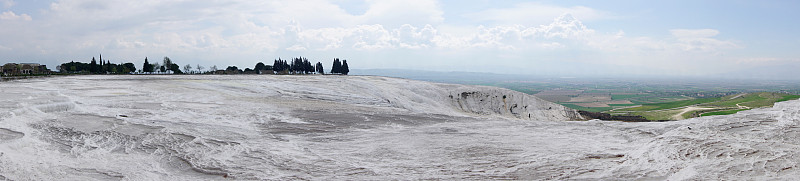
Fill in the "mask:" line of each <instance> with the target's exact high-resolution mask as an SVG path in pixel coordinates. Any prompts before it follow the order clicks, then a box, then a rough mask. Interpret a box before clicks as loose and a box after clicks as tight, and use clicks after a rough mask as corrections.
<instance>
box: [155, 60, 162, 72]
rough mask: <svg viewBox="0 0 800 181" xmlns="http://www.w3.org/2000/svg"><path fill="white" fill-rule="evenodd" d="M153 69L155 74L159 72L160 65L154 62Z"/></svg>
mask: <svg viewBox="0 0 800 181" xmlns="http://www.w3.org/2000/svg"><path fill="white" fill-rule="evenodd" d="M153 69H155V70H154V71H155V72H161V65H159V64H158V62H155V63H153Z"/></svg>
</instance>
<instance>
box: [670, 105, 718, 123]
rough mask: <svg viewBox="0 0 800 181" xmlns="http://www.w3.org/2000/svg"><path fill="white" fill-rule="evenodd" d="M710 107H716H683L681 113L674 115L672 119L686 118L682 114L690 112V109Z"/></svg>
mask: <svg viewBox="0 0 800 181" xmlns="http://www.w3.org/2000/svg"><path fill="white" fill-rule="evenodd" d="M708 109H714V108H707V107H686V108H683V109H682V110H681V112H680V113H678V114H675V115H673V116H672V119H675V120H681V119H684V117H683V116H682V115H683V114H686V113H687V112H690V111H696V110H708Z"/></svg>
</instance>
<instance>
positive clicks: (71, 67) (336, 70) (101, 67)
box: [60, 55, 350, 75]
mask: <svg viewBox="0 0 800 181" xmlns="http://www.w3.org/2000/svg"><path fill="white" fill-rule="evenodd" d="M100 59H101V60H100V64H97V61H96V60H95V58H94V57H92V61H91V62H90V63H88V64H87V63H81V62H74V61H72V62H69V63H64V64H61V66H60V67H61V68H60V69H61V71H63V72H70V73H80V72H84V73H93V74H109V73H112V74H124V73H130V72H134V71H136V67H135V66H134V64H133V63H124V64H112V63H111V62H110V61H108V60H102V55H101V58H100ZM192 68H193V67H192V66H191V65H189V64H187V65H185V66H183V69H184V70H183V71H181V66H179V65H178V64H176V63H174V62H172V60H171V59H170V58H169V57H164V59H163V61H162V62H161V64H159V63H157V62H156V63H150V60H149V59H148V58H147V57H145V58H144V64H143V65H142V69H141V70H140V72H146V73H153V72H164V73H170V72H171V73H173V74H183V73H204V72H203V69H204V67H202V66H200V65H197V67H195V68H197V71H196V72H195V71H192ZM216 71H217V68H216V66H212V67H211V68H210V69H209V71H208V72H205V73H216ZM349 72H350V68H349V67H348V65H347V60H341V61H340V60H339V58H335V59H333V67H332V69H331V72H330V73H332V74H343V75H347V73H349ZM224 73H226V74H238V73H253V74H313V73H318V74H325V68H324V67H323V66H322V63H321V62H317V63H316V64H312V63H311V62H310V61H308V59H307V58H303V57H298V58H292V59H291V61H289V60H283V59H280V58H278V59H276V60H275V61H274V62H273V64H272V65H266V64H264V63H262V62H258V63H257V64H256V66H255V67H254V69H250V68H246V69H245V70H244V71H242V70H241V69H239V68H238V67H236V66H228V67H227V68H226V69H225V70H224Z"/></svg>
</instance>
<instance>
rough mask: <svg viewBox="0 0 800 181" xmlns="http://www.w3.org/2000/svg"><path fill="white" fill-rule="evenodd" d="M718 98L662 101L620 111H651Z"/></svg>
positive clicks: (707, 101) (711, 100)
mask: <svg viewBox="0 0 800 181" xmlns="http://www.w3.org/2000/svg"><path fill="white" fill-rule="evenodd" d="M718 100H720V98H702V99H690V100H683V101H673V102H664V103H652V104H643V105H642V106H640V107H634V108H627V109H622V110H620V111H652V110H662V109H672V108H678V107H683V106H691V105H695V104H702V103H709V102H714V101H718Z"/></svg>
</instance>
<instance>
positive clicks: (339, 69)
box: [331, 58, 350, 75]
mask: <svg viewBox="0 0 800 181" xmlns="http://www.w3.org/2000/svg"><path fill="white" fill-rule="evenodd" d="M349 72H350V67H349V66H347V60H342V61H341V62H340V61H339V59H338V58H334V59H333V67H331V73H334V74H344V75H347V73H349Z"/></svg>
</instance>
